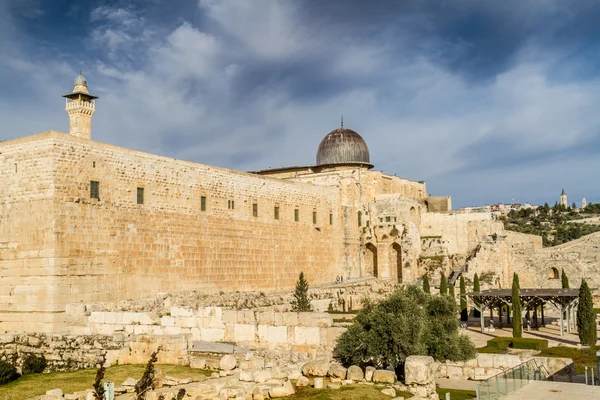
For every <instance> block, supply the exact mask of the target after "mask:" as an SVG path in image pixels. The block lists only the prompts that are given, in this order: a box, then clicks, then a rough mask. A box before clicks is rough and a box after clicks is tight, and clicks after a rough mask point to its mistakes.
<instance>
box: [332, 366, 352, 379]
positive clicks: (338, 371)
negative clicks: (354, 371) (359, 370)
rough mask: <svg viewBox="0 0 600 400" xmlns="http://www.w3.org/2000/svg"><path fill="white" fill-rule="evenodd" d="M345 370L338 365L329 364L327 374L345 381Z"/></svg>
mask: <svg viewBox="0 0 600 400" xmlns="http://www.w3.org/2000/svg"><path fill="white" fill-rule="evenodd" d="M346 371H347V370H346V368H344V367H343V366H341V365H340V364H338V363H331V365H330V366H329V371H328V372H327V374H328V375H329V376H331V377H334V378H339V379H346Z"/></svg>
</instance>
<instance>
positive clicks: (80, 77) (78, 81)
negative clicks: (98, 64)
mask: <svg viewBox="0 0 600 400" xmlns="http://www.w3.org/2000/svg"><path fill="white" fill-rule="evenodd" d="M75 85H87V81H86V80H85V78H84V77H83V74H82V73H81V72H80V73H79V75H77V78H75Z"/></svg>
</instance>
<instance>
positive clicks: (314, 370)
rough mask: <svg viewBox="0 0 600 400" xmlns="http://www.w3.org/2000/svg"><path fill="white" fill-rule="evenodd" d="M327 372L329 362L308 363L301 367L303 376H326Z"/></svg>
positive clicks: (316, 361) (315, 361)
mask: <svg viewBox="0 0 600 400" xmlns="http://www.w3.org/2000/svg"><path fill="white" fill-rule="evenodd" d="M328 371H329V361H327V360H314V361H309V362H307V363H306V364H304V365H303V366H302V374H303V375H304V376H327V372H328Z"/></svg>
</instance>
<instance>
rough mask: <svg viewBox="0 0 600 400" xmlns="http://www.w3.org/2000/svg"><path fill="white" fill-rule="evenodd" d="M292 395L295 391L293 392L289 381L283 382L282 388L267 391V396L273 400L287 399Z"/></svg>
mask: <svg viewBox="0 0 600 400" xmlns="http://www.w3.org/2000/svg"><path fill="white" fill-rule="evenodd" d="M294 393H296V391H295V390H294V386H293V385H292V382H290V381H285V382H284V384H283V386H278V387H274V388H271V389H270V390H269V396H271V398H274V399H276V398H280V397H288V396H291V395H293V394H294Z"/></svg>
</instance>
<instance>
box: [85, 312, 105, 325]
mask: <svg viewBox="0 0 600 400" xmlns="http://www.w3.org/2000/svg"><path fill="white" fill-rule="evenodd" d="M104 314H105V313H104V312H102V311H92V312H91V313H90V316H89V318H88V321H89V323H90V324H103V323H104Z"/></svg>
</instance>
